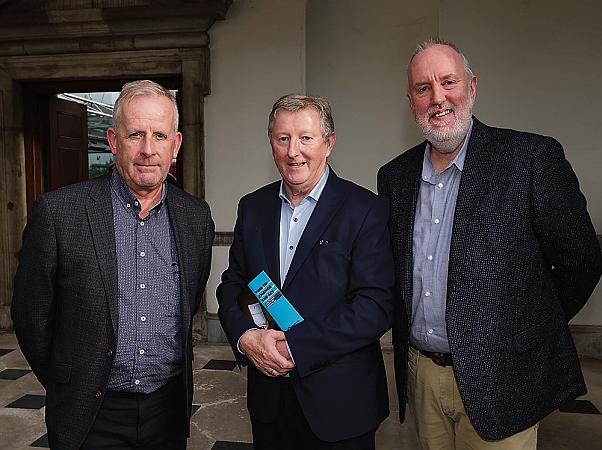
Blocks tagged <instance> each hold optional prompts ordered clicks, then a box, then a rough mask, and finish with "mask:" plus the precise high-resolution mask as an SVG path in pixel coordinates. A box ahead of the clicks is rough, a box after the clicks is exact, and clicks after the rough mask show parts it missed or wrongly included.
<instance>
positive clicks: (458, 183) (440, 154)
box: [378, 40, 602, 450]
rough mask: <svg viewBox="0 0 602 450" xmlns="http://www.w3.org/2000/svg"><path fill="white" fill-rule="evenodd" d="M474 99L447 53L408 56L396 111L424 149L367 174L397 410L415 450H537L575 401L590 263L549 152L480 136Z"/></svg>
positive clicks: (538, 142)
mask: <svg viewBox="0 0 602 450" xmlns="http://www.w3.org/2000/svg"><path fill="white" fill-rule="evenodd" d="M476 89H477V79H476V77H475V76H474V75H473V73H472V71H471V69H470V66H469V64H468V61H467V59H466V57H465V56H464V55H462V53H461V52H460V51H459V50H458V49H457V47H456V46H454V45H453V44H451V43H448V42H444V41H441V40H429V41H426V42H424V43H423V44H421V45H419V46H418V47H417V49H416V51H415V53H414V56H413V57H412V60H411V61H410V64H409V66H408V99H409V101H410V106H411V108H412V111H413V113H414V115H415V118H416V122H417V123H418V126H419V127H420V129H421V131H422V132H423V134H424V136H425V138H426V142H423V143H421V144H419V145H417V146H416V147H414V148H412V149H410V150H408V151H406V152H405V153H403V154H401V155H400V156H398V157H397V158H395V159H394V160H393V161H391V162H389V163H388V164H386V165H385V166H384V167H382V168H381V169H380V171H379V173H378V190H379V194H380V195H382V196H383V197H386V198H388V200H389V202H390V208H391V218H390V222H389V228H390V231H391V236H392V248H393V255H394V259H395V272H396V284H397V285H396V289H395V293H396V296H397V304H396V306H397V310H396V313H395V317H394V325H393V345H394V350H395V353H394V354H395V371H396V380H397V393H398V396H399V403H400V416H401V420H402V421H403V419H404V410H405V408H404V405H405V404H406V399H407V401H408V403H409V406H410V410H411V412H412V413H413V416H414V419H415V423H416V428H417V431H418V436H419V440H420V442H421V444H422V447H423V448H424V449H449V448H456V449H468V448H473V449H475V448H476V449H503V450H515V449H531V450H535V449H536V446H537V424H538V422H539V421H540V420H541V419H542V418H544V417H545V416H546V415H547V414H549V413H550V412H552V411H553V410H555V409H556V408H558V406H559V405H561V404H562V403H564V402H566V401H568V400H571V399H574V398H575V397H577V396H580V395H583V394H585V392H586V387H585V383H584V380H583V376H582V373H581V369H580V365H579V360H578V358H577V352H576V350H575V346H574V344H573V341H572V339H571V335H570V332H569V328H568V322H569V320H570V319H571V318H572V317H573V316H574V315H575V314H576V313H577V312H578V311H579V310H580V309H581V308H582V307H583V305H584V304H585V302H586V301H587V299H588V298H589V296H590V295H591V293H592V291H593V289H594V287H595V286H596V283H597V282H598V280H599V278H600V272H601V271H602V257H601V255H600V247H599V244H598V241H597V238H596V234H595V232H594V228H593V226H592V223H591V221H590V218H589V216H588V213H587V210H586V202H585V198H584V196H583V195H582V193H581V192H580V190H579V184H578V181H577V178H576V176H575V173H574V172H573V170H572V169H571V166H570V164H569V163H568V161H567V160H566V159H565V156H564V153H563V149H562V147H561V145H560V144H559V143H558V142H557V141H556V140H554V139H552V138H550V137H545V136H539V135H535V134H531V133H524V132H519V131H514V130H507V129H500V128H492V127H489V126H487V125H485V124H483V123H482V122H480V121H479V120H477V119H476V118H475V117H473V116H472V106H473V104H474V101H475V99H476V92H477V91H476ZM406 389H407V396H406Z"/></svg>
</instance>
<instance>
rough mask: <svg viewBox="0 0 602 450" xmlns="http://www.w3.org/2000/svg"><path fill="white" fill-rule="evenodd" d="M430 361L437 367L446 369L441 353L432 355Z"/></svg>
mask: <svg viewBox="0 0 602 450" xmlns="http://www.w3.org/2000/svg"><path fill="white" fill-rule="evenodd" d="M432 360H433V362H434V363H435V364H437V365H438V366H441V367H447V363H446V361H445V356H444V355H443V354H442V353H433V355H432Z"/></svg>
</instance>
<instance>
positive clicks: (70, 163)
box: [47, 98, 88, 191]
mask: <svg viewBox="0 0 602 450" xmlns="http://www.w3.org/2000/svg"><path fill="white" fill-rule="evenodd" d="M49 121H50V127H49V132H50V142H49V148H48V158H47V162H48V179H47V189H48V190H51V191H52V190H54V189H57V188H59V187H61V186H65V185H67V184H71V183H77V182H78V181H83V180H87V179H88V116H87V110H86V105H82V104H80V103H76V102H69V101H66V100H61V99H58V98H52V99H51V100H50V114H49Z"/></svg>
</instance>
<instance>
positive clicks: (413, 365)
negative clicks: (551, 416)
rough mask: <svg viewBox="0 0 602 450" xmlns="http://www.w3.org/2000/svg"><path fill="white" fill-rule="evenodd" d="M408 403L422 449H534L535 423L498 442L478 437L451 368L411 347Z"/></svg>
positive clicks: (535, 446)
mask: <svg viewBox="0 0 602 450" xmlns="http://www.w3.org/2000/svg"><path fill="white" fill-rule="evenodd" d="M408 404H409V406H410V411H411V412H412V415H413V417H414V422H415V425H416V431H417V432H418V439H419V441H420V444H421V445H422V448H423V449H424V450H536V449H537V427H538V425H537V424H536V425H534V426H532V427H530V428H527V429H526V430H524V431H521V432H520V433H517V434H514V435H512V436H510V437H508V438H506V439H502V440H499V441H487V440H485V439H483V438H481V437H480V436H479V434H478V433H477V431H476V430H475V429H474V427H473V426H472V424H471V423H470V420H469V418H468V415H467V414H466V410H465V409H464V404H463V403H462V399H461V398H460V392H459V391H458V384H457V383H456V377H455V376H454V371H453V369H452V367H449V366H447V367H441V366H438V365H436V364H435V363H434V362H433V361H432V360H431V359H430V358H428V357H426V356H424V355H422V354H421V353H420V352H419V351H418V350H416V349H415V348H412V347H410V354H409V358H408ZM492 414H494V412H493V411H492Z"/></svg>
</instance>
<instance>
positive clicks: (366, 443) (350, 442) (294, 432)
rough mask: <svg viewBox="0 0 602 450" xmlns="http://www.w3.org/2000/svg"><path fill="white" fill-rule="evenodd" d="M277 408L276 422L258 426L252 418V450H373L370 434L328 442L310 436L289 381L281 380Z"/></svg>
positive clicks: (309, 429) (310, 433) (372, 440)
mask: <svg viewBox="0 0 602 450" xmlns="http://www.w3.org/2000/svg"><path fill="white" fill-rule="evenodd" d="M281 383H282V387H281V393H280V404H279V405H278V416H277V418H276V421H275V422H270V423H265V422H259V421H257V420H255V419H253V417H251V425H252V427H253V445H254V448H255V450H374V449H375V444H374V435H375V433H376V430H372V431H370V432H368V433H366V434H362V435H361V436H357V437H354V438H351V439H345V440H343V441H337V442H327V441H323V440H321V439H318V437H317V436H316V435H315V434H314V433H313V431H312V430H311V428H310V427H309V424H308V423H307V420H306V419H305V416H304V415H303V411H302V410H301V406H300V405H299V402H298V400H297V396H296V395H295V391H294V389H293V386H292V384H291V382H290V381H289V380H286V379H282V380H281Z"/></svg>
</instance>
